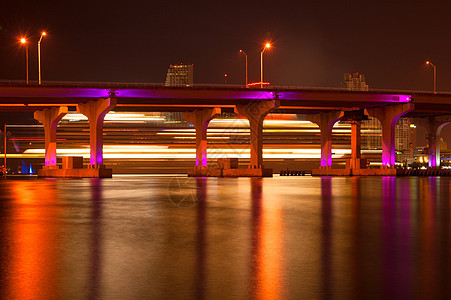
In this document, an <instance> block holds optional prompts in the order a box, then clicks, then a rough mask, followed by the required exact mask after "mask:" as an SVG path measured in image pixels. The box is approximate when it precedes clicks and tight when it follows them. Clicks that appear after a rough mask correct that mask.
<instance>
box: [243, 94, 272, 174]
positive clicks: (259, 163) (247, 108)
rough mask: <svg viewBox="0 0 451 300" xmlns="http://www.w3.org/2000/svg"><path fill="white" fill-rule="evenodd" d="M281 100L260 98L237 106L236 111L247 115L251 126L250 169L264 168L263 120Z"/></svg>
mask: <svg viewBox="0 0 451 300" xmlns="http://www.w3.org/2000/svg"><path fill="white" fill-rule="evenodd" d="M279 105H280V101H279V100H277V99H274V100H259V101H254V102H251V103H248V104H239V105H236V106H235V113H237V114H240V115H243V116H245V117H246V118H247V119H248V120H249V127H250V155H251V157H250V164H249V169H263V120H264V119H265V117H266V115H267V114H268V113H269V112H270V111H272V110H273V109H275V108H277V107H279Z"/></svg>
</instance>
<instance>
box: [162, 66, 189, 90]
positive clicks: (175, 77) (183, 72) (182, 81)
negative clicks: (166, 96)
mask: <svg viewBox="0 0 451 300" xmlns="http://www.w3.org/2000/svg"><path fill="white" fill-rule="evenodd" d="M164 85H165V86H192V85H193V65H170V66H169V69H168V73H167V75H166V81H165V83H164Z"/></svg>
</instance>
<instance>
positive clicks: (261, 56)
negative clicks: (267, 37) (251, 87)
mask: <svg viewBox="0 0 451 300" xmlns="http://www.w3.org/2000/svg"><path fill="white" fill-rule="evenodd" d="M269 47H271V44H270V43H266V45H265V47H263V50H262V52H261V53H260V87H261V88H263V52H265V50H266V49H269Z"/></svg>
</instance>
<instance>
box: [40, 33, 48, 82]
mask: <svg viewBox="0 0 451 300" xmlns="http://www.w3.org/2000/svg"><path fill="white" fill-rule="evenodd" d="M46 35H47V33H46V32H45V31H43V32H42V33H41V37H40V38H39V41H38V69H39V84H41V41H42V38H43V37H44V36H46Z"/></svg>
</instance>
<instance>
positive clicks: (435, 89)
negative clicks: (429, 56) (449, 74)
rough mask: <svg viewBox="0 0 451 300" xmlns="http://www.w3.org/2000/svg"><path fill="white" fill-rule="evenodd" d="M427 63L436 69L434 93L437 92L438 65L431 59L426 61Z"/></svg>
mask: <svg viewBox="0 0 451 300" xmlns="http://www.w3.org/2000/svg"><path fill="white" fill-rule="evenodd" d="M426 64H427V65H431V67H432V68H433V69H434V94H436V93H437V66H436V65H434V64H433V63H431V62H430V61H427V62H426Z"/></svg>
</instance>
